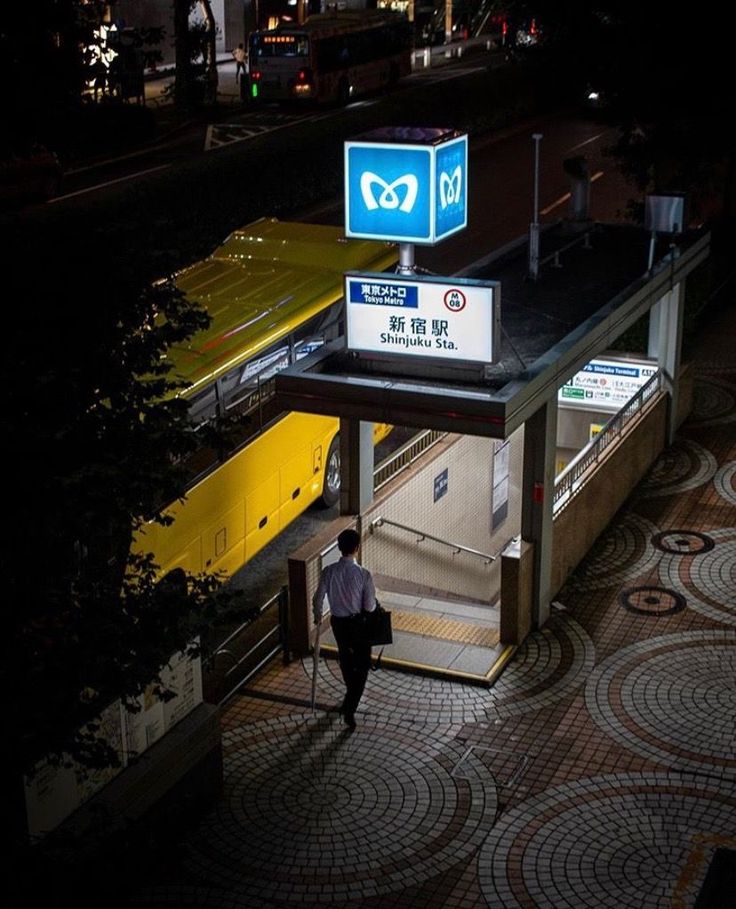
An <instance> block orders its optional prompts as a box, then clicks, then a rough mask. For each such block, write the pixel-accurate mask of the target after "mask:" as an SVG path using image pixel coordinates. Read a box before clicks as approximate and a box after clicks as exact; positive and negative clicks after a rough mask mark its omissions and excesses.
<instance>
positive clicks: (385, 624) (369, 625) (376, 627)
mask: <svg viewBox="0 0 736 909" xmlns="http://www.w3.org/2000/svg"><path fill="white" fill-rule="evenodd" d="M363 639H364V640H365V641H366V643H368V644H370V645H371V647H373V646H378V645H381V644H392V643H393V640H394V636H393V631H392V629H391V612H390V610H388V609H384V608H383V606H381V604H380V603H379V602H378V601H376V608H375V609H374V610H373V612H364V613H363Z"/></svg>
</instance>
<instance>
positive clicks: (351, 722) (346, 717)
mask: <svg viewBox="0 0 736 909" xmlns="http://www.w3.org/2000/svg"><path fill="white" fill-rule="evenodd" d="M342 720H343V722H344V723H345V725H346V726H347V727H348V729H355V717H354V716H353V714H352V713H343V717H342Z"/></svg>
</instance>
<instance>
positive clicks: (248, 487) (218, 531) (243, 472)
mask: <svg viewBox="0 0 736 909" xmlns="http://www.w3.org/2000/svg"><path fill="white" fill-rule="evenodd" d="M338 426H339V423H338V421H337V420H336V419H335V418H334V417H321V416H314V415H311V414H300V413H288V414H286V415H285V416H284V417H283V418H281V419H280V420H279V421H278V422H277V423H275V424H274V425H273V426H272V427H271V428H270V429H268V430H266V432H264V433H263V434H262V435H260V436H258V437H257V438H256V439H254V440H253V441H252V442H251V443H250V444H249V445H247V446H246V447H245V448H244V449H243V450H242V451H239V452H238V453H237V454H235V455H233V457H232V458H230V459H229V460H228V461H227V462H226V463H225V464H222V465H221V466H220V467H218V468H217V470H215V471H214V472H213V473H211V474H210V475H209V476H207V477H205V479H204V480H202V481H201V482H200V483H198V484H197V485H196V486H195V487H194V488H193V489H191V490H190V491H189V492H188V493H187V497H186V500H185V501H184V502H183V503H176V504H175V505H173V506H172V507H171V508H169V509H168V510H167V514H169V515H171V516H172V517H173V518H174V522H173V524H170V525H169V526H168V527H161V526H160V525H158V524H147V525H145V528H144V532H142V533H141V534H140V535H139V539H138V540H137V541H136V544H135V546H136V549H137V551H139V552H153V554H154V557H155V559H156V562H157V563H158V565H159V566H160V567H161V569H162V574H166V573H167V572H169V571H171V569H172V568H176V567H181V568H184V569H185V570H186V571H190V572H193V573H195V574H196V573H199V572H201V571H217V570H223V571H225V572H227V573H230V574H232V573H233V572H235V571H237V570H238V568H240V567H241V566H242V565H243V564H244V563H245V562H246V561H247V560H248V559H251V558H252V557H253V556H254V555H255V554H256V553H257V552H258V551H259V550H260V549H262V548H263V546H265V545H266V543H268V542H270V540H272V539H273V538H274V537H275V536H276V535H277V534H278V532H279V531H280V530H281V529H283V528H284V527H286V526H287V524H289V523H290V522H291V521H292V520H293V519H294V518H295V517H297V515H299V514H300V513H301V512H302V511H304V509H305V508H307V506H308V505H310V504H311V503H312V502H314V501H315V500H316V499H317V498H318V497H319V496H320V495H321V493H322V483H323V477H324V466H325V464H324V461H325V458H326V456H327V451H328V449H329V446H330V442H331V441H332V439H333V437H334V435H335V433H336V432H337V429H338ZM320 448H321V449H322V453H321V456H320V452H319V449H320ZM297 488H298V489H300V493H299V495H298V496H296V497H295V498H293V497H292V496H293V493H294V491H295V490H296V489H297Z"/></svg>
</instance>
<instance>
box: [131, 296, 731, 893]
mask: <svg viewBox="0 0 736 909" xmlns="http://www.w3.org/2000/svg"><path fill="white" fill-rule="evenodd" d="M715 315H716V314H715V313H714V314H712V315H711V317H710V318H711V323H712V324H711V327H710V330H709V331H708V332H706V333H704V334H703V336H702V337H701V339H700V343H699V346H698V349H697V351H696V356H695V364H696V377H697V388H696V396H695V408H694V412H693V414H692V415H691V418H690V419H689V421H688V422H687V423H686V424H685V426H684V427H683V429H682V431H681V434H680V436H679V438H678V440H677V442H676V444H675V445H674V446H673V447H672V448H670V449H669V450H667V451H665V452H664V453H663V455H662V456H661V457H660V459H659V461H658V462H657V463H656V465H655V466H654V468H653V469H652V471H650V473H649V475H648V476H647V478H646V479H645V480H644V482H643V483H642V484H640V486H639V487H638V488H637V489H636V491H635V492H634V494H633V495H632V497H631V498H630V499H629V501H628V503H627V505H626V507H625V508H624V509H623V510H622V511H621V512H620V513H619V515H618V516H617V519H616V521H615V522H614V523H613V524H612V525H611V526H610V528H609V529H608V531H607V532H606V533H605V534H604V535H603V537H602V538H601V539H600V540H599V541H598V542H597V544H596V545H595V547H594V549H593V551H592V552H591V553H590V555H589V557H588V559H587V560H586V561H585V562H584V564H583V565H582V566H581V567H580V569H579V570H578V571H577V572H576V574H575V575H574V576H573V578H572V579H571V581H570V582H569V583H568V584H567V586H566V588H565V589H564V590H563V591H562V593H561V595H560V596H559V599H558V602H557V603H556V604H555V608H554V610H553V616H552V618H551V620H550V621H549V623H548V624H547V626H546V627H545V628H544V629H543V630H542V631H541V632H537V633H535V634H533V635H532V636H531V637H530V638H529V639H528V641H527V643H526V644H525V646H524V647H523V648H521V650H520V651H519V652H517V654H516V656H515V658H514V659H513V660H512V661H511V662H510V663H509V665H508V667H507V668H506V670H505V672H504V673H503V674H502V675H501V677H500V679H499V680H498V682H497V683H496V684H495V686H494V687H493V688H491V689H490V690H488V689H484V688H480V687H475V686H466V685H462V684H457V683H453V682H449V681H443V680H438V679H432V678H426V677H421V676H416V675H409V674H403V673H398V672H392V671H389V670H386V669H380V670H379V671H377V672H375V673H371V675H370V676H369V679H368V685H367V689H366V695H365V697H364V700H363V702H362V703H361V707H360V710H359V712H358V714H357V721H358V727H357V730H356V731H355V732H353V733H350V732H349V731H348V730H347V729H346V727H344V726H343V725H342V723H341V718H340V717H339V715H338V714H337V713H335V712H331V711H330V707H331V706H332V705H334V704H337V703H339V701H340V700H341V697H342V691H343V688H342V683H341V680H340V677H339V670H338V668H337V665H336V663H335V661H334V660H326V661H323V662H322V663H321V664H320V671H319V695H318V700H319V703H318V708H319V709H318V710H317V711H316V713H315V714H312V711H311V710H310V708H309V691H310V678H311V660H309V659H307V660H305V661H303V662H296V663H293V664H291V665H290V666H287V667H284V666H282V665H281V664H280V663H278V662H276V663H274V664H273V665H272V666H271V667H270V668H268V669H267V671H265V672H264V673H263V674H262V675H261V676H260V677H258V678H256V679H255V680H254V681H253V682H252V683H251V684H250V685H249V687H248V688H247V689H245V690H243V691H242V692H241V693H240V695H239V696H237V697H234V698H233V699H232V700H231V701H230V702H229V704H228V706H227V708H226V709H225V712H224V715H223V718H222V724H223V728H224V749H225V788H224V794H223V797H222V799H221V801H220V802H219V804H218V805H217V806H216V807H215V808H214V810H213V811H212V812H211V813H210V815H209V816H208V817H207V818H206V819H205V820H204V822H203V823H202V824H201V825H200V826H199V828H198V829H197V830H196V831H194V832H193V833H192V834H191V835H190V836H189V837H188V838H187V840H186V845H185V848H184V851H183V852H182V856H183V858H182V860H181V862H180V864H179V865H178V867H175V868H174V869H170V870H169V873H168V874H167V876H166V878H165V879H162V880H161V882H160V883H158V884H156V885H153V886H149V887H148V888H146V889H145V890H144V891H142V892H140V893H139V894H138V896H137V899H136V902H135V905H136V906H139V907H140V906H148V907H154V906H155V907H163V906H164V905H171V904H172V903H173V904H176V905H179V906H183V905H196V906H200V907H222V906H229V907H252V906H258V907H269V906H277V905H283V906H285V905H293V904H294V903H299V904H300V905H307V906H310V905H316V904H319V905H320V906H323V905H325V904H329V905H331V906H333V907H365V909H369V907H380V909H383V907H402V909H404V907H437V909H439V907H456V909H475V907H479V909H480V907H489V906H490V907H494V909H495V907H519V906H523V907H529V909H532V907H534V909H536V907H550V909H560V907H571V909H577V907H581V906H591V907H604V906H605V907H612V909H614V907H615V909H622V907H641V909H652V907H665V906H667V907H692V906H695V903H696V898H697V895H698V892H699V891H700V889H701V887H702V885H703V882H704V880H705V877H706V874H707V872H708V869H709V866H710V865H711V863H712V861H713V859H714V857H717V859H718V861H720V860H721V859H724V860H725V864H724V866H725V867H726V869H727V868H728V867H729V863H730V868H731V872H730V873H731V874H732V875H733V873H734V871H733V869H734V858H736V737H735V731H734V729H735V726H734V715H735V713H736V689H735V687H734V677H735V670H736V597H735V596H734V591H735V590H736V569H735V567H734V566H735V565H736V508H735V507H734V506H736V486H735V478H736V444H735V433H734V426H735V424H736V368H734V361H733V338H734V336H735V335H736V308H735V307H734V306H733V305H731V306H730V307H729V309H728V311H727V313H725V314H722V315H721V316H720V317H719V319H716V318H715ZM716 864H717V862H716ZM716 864H714V869H715V867H716ZM725 880H726V876H725V875H721V877H720V878H719V877H718V875H715V876H714V874H713V872H712V873H711V876H710V877H709V886H711V885H712V886H713V887H715V888H716V890H717V887H718V886H719V881H720V885H721V886H725V884H724V881H725ZM731 880H733V878H731ZM711 892H715V891H711ZM723 898H724V899H725V894H724V897H723ZM730 898H731V899H732V898H733V893H732V892H731V895H730ZM725 905H727V903H726V902H717V901H713V900H711V901H707V900H704V898H703V899H702V900H701V901H699V902H698V909H701V907H702V909H704V907H715V906H725Z"/></svg>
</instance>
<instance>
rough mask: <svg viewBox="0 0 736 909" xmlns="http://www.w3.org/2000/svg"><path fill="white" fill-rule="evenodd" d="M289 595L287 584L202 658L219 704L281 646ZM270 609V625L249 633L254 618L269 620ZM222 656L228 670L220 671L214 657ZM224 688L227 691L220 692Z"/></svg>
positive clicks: (253, 623)
mask: <svg viewBox="0 0 736 909" xmlns="http://www.w3.org/2000/svg"><path fill="white" fill-rule="evenodd" d="M288 596H289V592H288V588H287V587H282V588H281V590H280V591H279V592H278V593H277V594H275V596H272V597H271V599H269V600H267V601H266V602H265V603H262V604H261V605H260V606H259V607H257V608H256V609H254V610H253V612H252V613H251V614H250V615H249V616H248V618H247V619H246V620H245V621H244V622H243V623H242V624H241V625H239V626H238V627H237V628H236V629H235V630H234V631H233V632H231V633H230V634H229V635H228V636H227V637H226V638H225V640H224V641H221V642H220V644H218V646H217V649H216V650H215V651H214V652H213V653H212V654H211V656H209V657H208V658H207V660H206V661H205V664H204V666H203V669H204V671H205V674H206V675H209V677H210V678H209V681H210V682H211V683H212V685H213V686H214V687H215V689H216V698H217V704H218V705H222V704H223V703H225V701H227V700H228V699H229V698H230V697H232V695H233V694H234V693H235V692H236V691H237V690H238V688H240V687H241V686H242V685H245V684H246V683H247V682H248V681H249V680H250V679H251V678H252V677H253V676H254V675H255V674H256V673H257V672H258V671H259V670H260V669H262V668H263V666H265V665H266V663H268V662H269V661H270V660H271V659H273V657H274V656H276V654H277V653H279V651H281V650H283V649H284V644H285V639H286V634H287V618H288V610H287V607H288ZM269 612H272V613H275V615H274V616H273V619H274V622H275V624H274V625H273V627H272V628H270V629H269V630H268V631H267V632H266V634H264V635H261V636H257V635H256V636H255V637H254V636H253V635H252V634H250V635H249V634H248V632H249V630H250V629H251V628H252V627H253V626H254V625H255V623H256V622H258V621H259V620H260V619H264V618H265V619H266V620H268V618H270V617H269V616H268V615H267V613H269ZM239 645H240V646H239ZM242 646H245V647H246V649H245V651H242V649H241V648H242ZM264 648H265V651H266V652H265V653H262V654H260V655H259V656H258V657H257V659H256V662H255V663H253V662H252V661H253V657H254V655H255V654H257V653H258V651H259V650H263V649H264ZM223 657H225V658H228V659H230V660H231V661H232V665H231V666H230V667H229V668H228V669H227V671H225V672H219V671H218V668H217V661H218V659H222V658H223ZM225 690H226V692H225V693H224V694H223V691H225Z"/></svg>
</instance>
